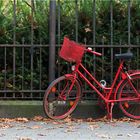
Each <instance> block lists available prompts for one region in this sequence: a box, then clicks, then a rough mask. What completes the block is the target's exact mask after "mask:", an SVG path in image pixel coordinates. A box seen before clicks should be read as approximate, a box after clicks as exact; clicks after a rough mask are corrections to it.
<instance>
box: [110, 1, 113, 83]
mask: <svg viewBox="0 0 140 140" xmlns="http://www.w3.org/2000/svg"><path fill="white" fill-rule="evenodd" d="M110 38H111V42H110V43H111V45H113V3H112V0H110ZM112 81H113V48H112V47H111V82H112Z"/></svg>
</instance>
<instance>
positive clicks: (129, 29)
mask: <svg viewBox="0 0 140 140" xmlns="http://www.w3.org/2000/svg"><path fill="white" fill-rule="evenodd" d="M130 7H131V2H130V0H128V45H130V44H131V33H130V32H131V19H130V15H131V13H130V12H131V11H130Z"/></svg>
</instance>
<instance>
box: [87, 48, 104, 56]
mask: <svg viewBox="0 0 140 140" xmlns="http://www.w3.org/2000/svg"><path fill="white" fill-rule="evenodd" d="M85 51H86V52H89V53H93V54H95V55H97V56H102V54H101V53H99V52H96V51H92V48H87V49H85Z"/></svg>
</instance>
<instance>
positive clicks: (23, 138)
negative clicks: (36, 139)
mask: <svg viewBox="0 0 140 140" xmlns="http://www.w3.org/2000/svg"><path fill="white" fill-rule="evenodd" d="M18 140H32V139H31V138H28V137H20V138H18Z"/></svg>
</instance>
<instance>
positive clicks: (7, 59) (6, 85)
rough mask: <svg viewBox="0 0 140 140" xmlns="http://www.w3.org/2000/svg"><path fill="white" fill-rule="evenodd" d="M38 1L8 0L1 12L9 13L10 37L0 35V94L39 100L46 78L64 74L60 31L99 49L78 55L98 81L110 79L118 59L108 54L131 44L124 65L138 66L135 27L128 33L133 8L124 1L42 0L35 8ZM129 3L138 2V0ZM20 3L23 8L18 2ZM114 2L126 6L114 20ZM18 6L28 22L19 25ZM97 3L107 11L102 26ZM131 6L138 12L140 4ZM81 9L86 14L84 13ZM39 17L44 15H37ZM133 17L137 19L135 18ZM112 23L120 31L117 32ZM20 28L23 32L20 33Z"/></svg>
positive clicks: (66, 68) (139, 53)
mask: <svg viewBox="0 0 140 140" xmlns="http://www.w3.org/2000/svg"><path fill="white" fill-rule="evenodd" d="M4 1H5V0H3V2H4ZM9 1H10V0H9ZM39 2H40V1H39V0H30V1H29V0H13V1H10V3H11V5H12V8H11V9H12V10H10V11H8V12H7V13H8V14H9V15H10V16H11V15H12V16H11V17H12V18H11V21H10V22H11V23H9V24H11V29H9V28H8V29H7V32H6V34H9V36H10V37H11V39H9V38H10V37H9V38H6V40H8V39H9V40H10V41H9V40H8V41H6V40H5V41H3V42H2V39H3V38H2V37H0V40H1V42H0V53H1V54H0V62H1V64H0V70H1V74H0V99H42V97H43V95H44V92H45V89H46V88H47V86H48V84H49V78H50V79H51V80H52V78H54V77H58V76H60V75H63V74H64V73H68V72H69V71H70V70H71V64H68V63H66V62H64V61H63V60H62V59H60V58H59V57H58V52H59V49H60V46H61V43H62V40H63V37H64V36H65V35H66V36H69V37H70V38H71V39H73V40H75V41H77V42H79V43H84V44H86V45H87V46H89V47H92V48H93V49H95V50H96V51H99V52H101V53H102V54H103V55H102V57H95V56H88V55H86V56H85V57H84V64H85V66H86V67H87V68H88V69H89V70H90V71H91V73H93V75H94V76H95V77H96V78H98V79H99V81H100V80H101V79H105V80H106V81H107V83H108V85H109V84H110V82H111V81H112V80H113V77H114V74H115V71H116V67H117V64H118V62H117V61H116V60H115V59H114V54H115V53H121V52H126V51H127V50H128V49H131V51H132V52H133V53H134V55H135V57H134V59H133V60H132V63H130V64H129V67H130V68H133V69H140V64H139V61H140V46H139V45H140V42H139V30H138V29H136V31H138V33H136V35H135V36H134V33H133V30H134V29H133V26H134V25H133V24H132V23H133V20H134V19H133V20H132V14H134V9H133V6H132V2H131V1H130V0H128V1H123V2H122V1H121V0H120V1H119V0H117V1H116V0H108V1H105V0H99V1H96V0H92V1H91V0H64V1H60V0H57V1H54V0H50V2H49V1H48V0H44V1H42V3H43V4H41V6H40V7H38V5H39ZM135 2H136V4H139V3H138V0H136V1H135ZM10 3H7V2H4V4H3V6H9V4H10ZM23 3H24V4H25V5H26V6H27V7H26V6H24V5H22V4H23ZM105 3H107V4H106V5H108V8H107V10H106V9H102V7H100V6H101V5H102V4H103V5H104V4H105ZM119 5H125V6H124V7H125V8H126V9H127V10H126V11H125V12H126V13H124V15H123V17H120V18H118V20H116V19H115V18H116V15H115V10H116V8H115V6H118V8H119ZM22 6H23V7H24V8H25V7H26V8H27V9H28V10H27V11H28V12H27V11H26V12H27V14H26V16H27V19H26V20H27V21H29V22H28V24H23V25H24V26H22V25H21V23H23V21H24V20H25V19H24V18H23V17H22V16H24V14H23V13H22V12H25V11H24V10H20V9H19V8H23V7H22ZM85 6H88V7H85ZM43 7H45V8H43ZM49 7H51V8H49ZM52 7H53V8H52ZM99 7H100V9H102V10H104V11H103V13H104V15H103V16H106V15H107V16H106V18H108V20H107V22H106V21H104V23H103V24H102V26H101V23H100V20H101V19H100V18H101V17H102V16H101V17H99V15H101V13H99V12H98V11H99ZM39 8H41V9H42V10H43V12H42V13H41V15H44V16H41V15H37V14H38V12H39V11H40V10H41V9H39ZM83 10H84V12H83ZM132 10H133V11H132ZM137 10H139V11H140V8H137ZM81 11H82V12H81ZM107 11H108V12H107ZM121 12H123V9H121ZM132 12H133V13H132ZM2 14H5V13H1V15H0V17H2ZM86 14H89V17H88V16H86ZM52 15H53V18H52ZM6 16H8V15H6ZM20 16H21V17H20ZM45 16H46V20H45V19H43V17H45ZM54 16H56V18H55V17H54ZM118 16H119V15H118ZM19 17H20V24H19ZM41 17H42V19H41ZM48 17H50V18H48ZM3 18H5V17H3ZM97 18H98V20H97ZM121 18H123V19H121ZM50 20H51V21H50ZM54 20H55V21H54ZM115 20H116V23H115ZM120 20H125V23H124V25H125V26H124V25H122V26H124V27H122V26H121V27H119V26H118V24H117V23H118V22H119V21H120ZM135 20H140V19H139V17H137V18H136V19H135ZM41 21H44V22H45V26H44V23H43V26H40V24H42V22H41ZM49 21H50V22H49ZM49 23H50V24H49ZM99 25H100V26H99ZM43 27H44V28H43ZM104 27H105V28H106V30H105V31H104V32H101V30H100V29H101V28H104ZM24 28H28V30H26V31H25V32H24V31H23V29H24ZM118 28H120V30H121V31H122V32H119V33H118V32H117V29H118ZM0 29H1V30H2V29H3V28H2V27H0ZM49 29H50V30H49ZM53 29H54V30H53ZM123 29H124V31H123ZM1 30H0V33H1ZM22 32H24V33H23V34H22ZM54 32H56V33H54ZM123 32H125V37H123V36H121V33H122V34H123ZM49 34H50V35H49ZM45 35H48V36H45ZM44 36H45V37H46V38H45V37H44ZM54 43H55V44H54ZM53 54H55V55H53ZM49 67H51V68H49ZM84 85H85V86H84V91H85V92H88V93H91V92H92V91H91V90H90V89H89V88H88V87H87V85H86V84H84ZM84 97H85V98H86V99H91V98H95V96H94V95H93V96H92V95H91V94H90V95H89V94H86V96H84Z"/></svg>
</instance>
